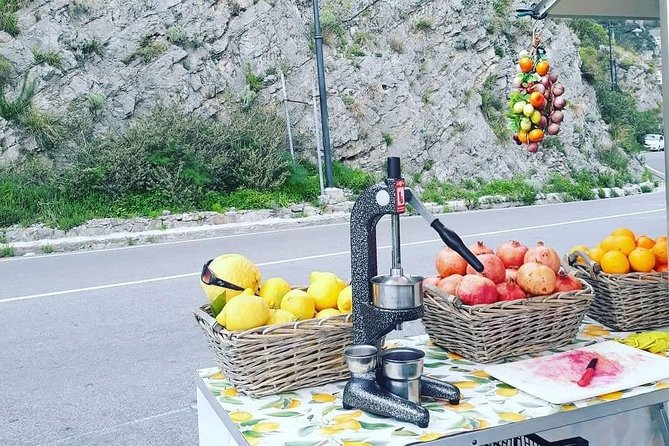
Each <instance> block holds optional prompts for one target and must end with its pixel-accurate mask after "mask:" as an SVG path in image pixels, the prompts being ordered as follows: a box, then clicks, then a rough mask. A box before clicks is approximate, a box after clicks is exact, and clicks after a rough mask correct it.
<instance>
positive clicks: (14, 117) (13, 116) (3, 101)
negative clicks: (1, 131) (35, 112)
mask: <svg viewBox="0 0 669 446" xmlns="http://www.w3.org/2000/svg"><path fill="white" fill-rule="evenodd" d="M34 96H35V81H34V80H32V81H30V80H28V72H26V73H25V74H24V75H23V84H22V85H21V91H20V92H19V94H18V96H17V97H16V98H14V99H12V100H7V94H6V92H5V88H4V85H0V116H2V117H3V118H4V119H6V120H7V121H13V122H20V121H21V118H22V117H23V115H25V113H26V112H27V111H28V109H29V108H30V105H31V103H32V100H33V97H34Z"/></svg>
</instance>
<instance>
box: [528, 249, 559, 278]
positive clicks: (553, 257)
mask: <svg viewBox="0 0 669 446" xmlns="http://www.w3.org/2000/svg"><path fill="white" fill-rule="evenodd" d="M524 261H525V263H529V262H539V263H543V264H544V265H546V266H548V267H550V269H552V270H553V272H554V273H557V272H558V271H560V255H559V254H558V253H557V251H556V250H554V249H552V248H548V247H546V246H545V245H544V242H537V246H536V248H530V249H528V250H527V252H526V253H525V259H524Z"/></svg>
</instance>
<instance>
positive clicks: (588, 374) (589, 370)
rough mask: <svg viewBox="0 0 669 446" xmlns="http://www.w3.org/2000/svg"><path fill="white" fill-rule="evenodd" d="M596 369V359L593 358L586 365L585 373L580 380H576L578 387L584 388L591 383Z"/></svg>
mask: <svg viewBox="0 0 669 446" xmlns="http://www.w3.org/2000/svg"><path fill="white" fill-rule="evenodd" d="M596 368H597V358H593V359H592V360H590V362H589V363H588V367H586V369H585V372H583V375H582V376H581V379H579V380H578V385H579V386H580V387H586V386H587V385H588V384H590V381H592V378H593V377H594V376H595V369H596Z"/></svg>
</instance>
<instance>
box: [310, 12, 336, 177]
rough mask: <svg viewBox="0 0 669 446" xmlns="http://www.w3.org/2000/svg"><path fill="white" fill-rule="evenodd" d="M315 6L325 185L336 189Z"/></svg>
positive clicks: (318, 17) (320, 37) (320, 42)
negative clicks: (333, 177)
mask: <svg viewBox="0 0 669 446" xmlns="http://www.w3.org/2000/svg"><path fill="white" fill-rule="evenodd" d="M313 2H314V3H313V4H314V34H315V36H314V40H315V43H316V66H317V69H318V92H319V97H320V105H321V129H322V134H323V155H324V156H325V185H326V187H334V181H333V179H332V151H331V148H330V124H329V122H328V121H329V118H328V98H327V93H326V91H325V63H324V61H323V34H322V32H321V17H320V12H319V9H320V8H319V6H318V0H313Z"/></svg>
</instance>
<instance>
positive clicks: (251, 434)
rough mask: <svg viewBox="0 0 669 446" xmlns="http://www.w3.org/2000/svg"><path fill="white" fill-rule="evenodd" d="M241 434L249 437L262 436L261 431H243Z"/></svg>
mask: <svg viewBox="0 0 669 446" xmlns="http://www.w3.org/2000/svg"><path fill="white" fill-rule="evenodd" d="M242 435H243V436H245V437H250V438H262V437H263V435H265V434H263V433H262V432H256V431H243V432H242Z"/></svg>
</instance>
